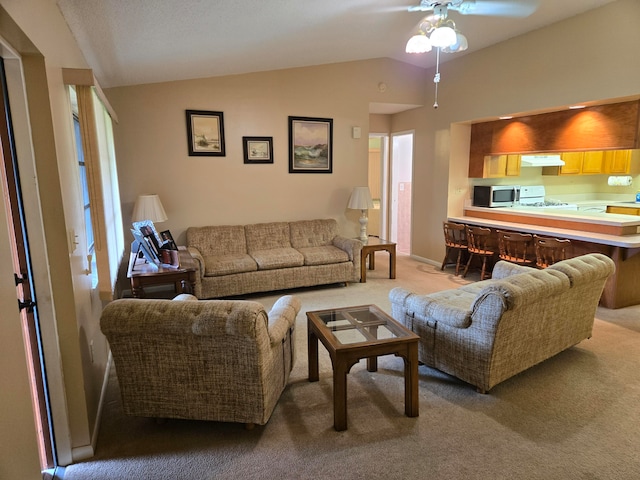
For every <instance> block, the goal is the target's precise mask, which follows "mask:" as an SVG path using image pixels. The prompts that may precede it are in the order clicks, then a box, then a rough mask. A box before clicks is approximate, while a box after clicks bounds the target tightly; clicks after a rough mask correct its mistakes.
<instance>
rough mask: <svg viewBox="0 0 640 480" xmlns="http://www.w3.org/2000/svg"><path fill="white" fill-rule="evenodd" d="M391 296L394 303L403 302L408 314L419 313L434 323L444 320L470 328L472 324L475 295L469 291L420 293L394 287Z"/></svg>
mask: <svg viewBox="0 0 640 480" xmlns="http://www.w3.org/2000/svg"><path fill="white" fill-rule="evenodd" d="M389 298H390V300H391V302H392V303H395V304H400V303H401V304H402V306H403V308H404V310H405V312H406V313H407V314H410V315H411V314H414V315H417V316H419V317H421V318H423V319H426V320H427V321H428V322H433V323H434V324H435V323H437V322H442V323H446V324H447V325H449V326H451V327H456V328H468V327H469V325H471V314H472V310H471V307H472V305H473V301H474V299H475V295H474V294H471V293H469V292H465V291H461V290H458V289H454V290H443V291H441V292H436V293H432V294H429V295H418V294H416V293H411V292H409V291H408V290H404V289H402V288H394V289H393V290H391V292H389Z"/></svg>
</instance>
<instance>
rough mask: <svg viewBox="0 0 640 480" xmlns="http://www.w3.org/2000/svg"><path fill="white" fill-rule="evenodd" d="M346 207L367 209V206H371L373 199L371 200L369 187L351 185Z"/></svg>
mask: <svg viewBox="0 0 640 480" xmlns="http://www.w3.org/2000/svg"><path fill="white" fill-rule="evenodd" d="M347 208H352V209H354V210H368V209H369V208H373V200H371V193H370V192H369V187H353V192H351V197H350V198H349V204H348V205H347Z"/></svg>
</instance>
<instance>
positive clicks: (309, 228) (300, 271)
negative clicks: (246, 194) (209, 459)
mask: <svg viewBox="0 0 640 480" xmlns="http://www.w3.org/2000/svg"><path fill="white" fill-rule="evenodd" d="M187 248H188V250H189V253H191V255H192V256H193V257H194V258H195V259H196V261H197V263H198V267H199V272H198V274H197V275H196V277H197V278H196V286H195V295H196V297H198V298H220V297H228V296H230V295H242V294H246V293H254V292H269V291H274V290H284V289H289V288H298V287H309V286H315V285H326V284H331V283H346V282H356V281H358V280H359V279H360V252H361V250H362V243H361V242H360V241H359V240H357V239H353V238H345V237H342V236H340V235H339V234H338V223H337V222H336V221H335V220H334V219H321V220H302V221H296V222H271V223H259V224H252V225H222V226H205V227H189V228H188V229H187Z"/></svg>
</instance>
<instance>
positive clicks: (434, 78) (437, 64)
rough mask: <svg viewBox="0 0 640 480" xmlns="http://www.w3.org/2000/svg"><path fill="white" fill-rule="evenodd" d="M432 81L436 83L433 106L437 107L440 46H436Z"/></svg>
mask: <svg viewBox="0 0 640 480" xmlns="http://www.w3.org/2000/svg"><path fill="white" fill-rule="evenodd" d="M433 83H435V84H436V98H435V101H434V102H433V108H438V84H439V83H440V47H438V48H436V74H435V75H434V77H433Z"/></svg>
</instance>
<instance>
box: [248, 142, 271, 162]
mask: <svg viewBox="0 0 640 480" xmlns="http://www.w3.org/2000/svg"><path fill="white" fill-rule="evenodd" d="M242 150H243V152H244V163H273V137H242Z"/></svg>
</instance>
